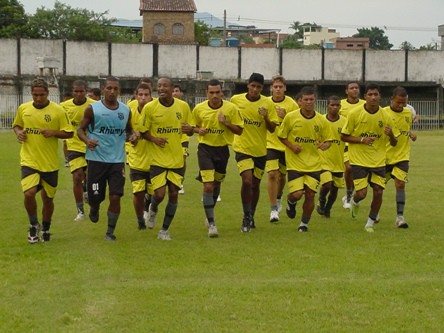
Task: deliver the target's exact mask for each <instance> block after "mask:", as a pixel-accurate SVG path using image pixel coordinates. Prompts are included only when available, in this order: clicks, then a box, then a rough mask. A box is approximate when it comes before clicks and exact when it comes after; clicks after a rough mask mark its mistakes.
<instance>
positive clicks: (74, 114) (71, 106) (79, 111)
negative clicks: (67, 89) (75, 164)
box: [60, 97, 96, 153]
mask: <svg viewBox="0 0 444 333" xmlns="http://www.w3.org/2000/svg"><path fill="white" fill-rule="evenodd" d="M94 102H96V101H95V100H93V99H92V98H89V97H87V98H86V101H85V103H83V104H81V105H77V104H75V103H74V99H73V98H71V99H69V100H67V101H65V102H62V103H60V105H61V106H62V107H63V108H64V109H65V112H66V113H67V115H68V118H69V120H70V121H71V125H72V129H73V132H74V135H73V137H72V138H70V139H66V146H67V147H68V150H69V151H77V152H80V153H85V152H86V144H85V143H84V142H83V141H82V140H80V139H79V137H78V136H77V127H79V125H80V121H81V120H82V118H83V114H84V113H85V109H86V108H87V106H88V105H90V104H92V103H94Z"/></svg>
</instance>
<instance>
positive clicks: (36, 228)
mask: <svg viewBox="0 0 444 333" xmlns="http://www.w3.org/2000/svg"><path fill="white" fill-rule="evenodd" d="M39 232H40V224H38V223H37V224H31V225H29V231H28V243H29V244H35V243H38V242H39V240H40V238H39Z"/></svg>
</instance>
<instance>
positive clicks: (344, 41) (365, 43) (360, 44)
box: [335, 37, 370, 50]
mask: <svg viewBox="0 0 444 333" xmlns="http://www.w3.org/2000/svg"><path fill="white" fill-rule="evenodd" d="M335 42H336V48H337V49H340V50H366V49H368V48H369V43H370V42H369V39H368V38H367V37H340V38H336V41H335Z"/></svg>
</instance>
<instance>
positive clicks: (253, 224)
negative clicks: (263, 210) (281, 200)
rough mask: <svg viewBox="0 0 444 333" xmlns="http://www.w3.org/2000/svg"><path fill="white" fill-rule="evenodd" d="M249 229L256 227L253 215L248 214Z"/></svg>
mask: <svg viewBox="0 0 444 333" xmlns="http://www.w3.org/2000/svg"><path fill="white" fill-rule="evenodd" d="M250 229H256V223H254V217H253V216H250Z"/></svg>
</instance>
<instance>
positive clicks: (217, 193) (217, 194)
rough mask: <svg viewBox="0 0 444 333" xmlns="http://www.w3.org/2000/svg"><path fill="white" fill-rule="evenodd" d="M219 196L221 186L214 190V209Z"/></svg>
mask: <svg viewBox="0 0 444 333" xmlns="http://www.w3.org/2000/svg"><path fill="white" fill-rule="evenodd" d="M219 194H220V186H215V187H214V190H213V208H214V206H216V203H217V198H218V197H219Z"/></svg>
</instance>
